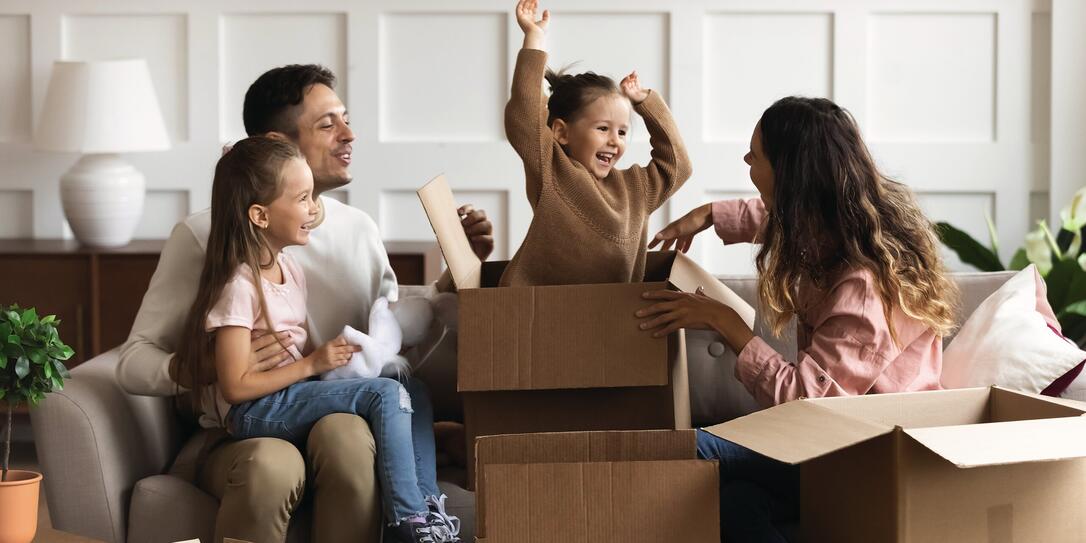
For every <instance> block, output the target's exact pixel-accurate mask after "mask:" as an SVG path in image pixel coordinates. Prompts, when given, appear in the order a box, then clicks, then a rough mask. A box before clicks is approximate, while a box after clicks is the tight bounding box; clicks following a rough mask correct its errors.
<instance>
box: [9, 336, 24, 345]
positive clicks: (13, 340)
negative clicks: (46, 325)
mask: <svg viewBox="0 0 1086 543" xmlns="http://www.w3.org/2000/svg"><path fill="white" fill-rule="evenodd" d="M8 343H10V344H12V345H21V344H22V343H23V338H21V337H19V336H17V335H15V334H8Z"/></svg>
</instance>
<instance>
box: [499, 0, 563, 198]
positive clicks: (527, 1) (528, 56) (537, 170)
mask: <svg viewBox="0 0 1086 543" xmlns="http://www.w3.org/2000/svg"><path fill="white" fill-rule="evenodd" d="M537 5H538V2H537V1H535V0H520V1H519V2H518V3H517V8H516V13H517V23H518V24H519V25H520V28H521V29H522V30H524V48H523V49H521V51H520V53H519V54H518V55H517V64H516V68H515V69H514V71H513V87H512V92H511V93H510V97H509V103H508V104H506V106H505V135H506V137H507V138H508V139H509V144H510V145H512V146H513V149H514V150H516V152H517V154H518V155H520V158H521V160H522V161H524V173H525V191H526V192H527V194H528V202H529V203H531V204H532V207H535V204H536V202H538V201H539V194H540V192H541V191H542V185H543V179H544V175H545V174H547V173H548V172H546V171H544V170H545V169H546V170H549V168H547V165H548V164H549V160H550V153H551V151H552V147H553V142H552V139H551V138H552V136H551V131H550V128H549V127H547V103H546V101H545V99H544V97H543V73H544V72H545V71H546V67H547V54H546V53H545V52H544V51H543V42H544V37H545V33H546V28H547V22H548V21H549V20H550V14H549V13H548V12H547V11H544V12H543V18H542V19H540V20H539V21H536V20H535V12H536V7H537Z"/></svg>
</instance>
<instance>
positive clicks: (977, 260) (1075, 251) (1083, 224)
mask: <svg viewBox="0 0 1086 543" xmlns="http://www.w3.org/2000/svg"><path fill="white" fill-rule="evenodd" d="M986 218H987V217H986ZM987 219H988V235H989V237H990V243H989V245H988V246H985V245H983V244H981V243H980V242H979V241H977V240H975V239H973V238H972V237H971V236H970V235H969V234H967V233H965V232H963V231H961V230H959V229H957V228H955V227H953V226H951V225H950V224H948V223H945V222H941V223H938V224H937V230H938V232H939V237H940V239H941V240H942V242H943V244H944V245H946V246H947V247H948V248H950V249H951V250H952V251H954V252H955V253H957V254H958V258H959V259H961V261H962V263H964V264H969V265H970V266H973V267H975V268H977V269H978V270H981V271H1000V270H1021V269H1022V268H1025V267H1026V266H1028V265H1030V264H1036V265H1037V270H1038V271H1039V272H1040V273H1041V276H1042V277H1044V280H1045V286H1046V287H1047V290H1048V303H1049V305H1051V306H1052V310H1053V311H1055V312H1056V319H1057V320H1059V322H1060V327H1061V328H1062V329H1063V334H1064V336H1066V337H1068V338H1070V339H1071V340H1073V341H1074V342H1075V343H1077V344H1078V345H1079V347H1086V246H1084V244H1083V235H1084V234H1086V187H1084V188H1082V189H1079V191H1078V192H1076V193H1075V195H1074V197H1073V198H1072V199H1071V203H1070V204H1069V205H1068V206H1067V207H1065V208H1063V209H1062V210H1060V227H1059V230H1057V231H1056V233H1055V234H1053V233H1052V230H1051V229H1049V227H1048V223H1046V222H1045V221H1038V222H1037V226H1036V228H1035V229H1034V230H1033V231H1031V232H1030V233H1028V234H1026V239H1025V243H1024V246H1023V247H1022V248H1020V249H1018V251H1016V252H1015V253H1014V256H1012V257H1011V260H1010V262H1008V263H1007V265H1006V266H1004V265H1003V262H1002V261H1000V259H999V240H998V239H997V238H996V234H995V227H994V226H993V225H992V221H991V218H987Z"/></svg>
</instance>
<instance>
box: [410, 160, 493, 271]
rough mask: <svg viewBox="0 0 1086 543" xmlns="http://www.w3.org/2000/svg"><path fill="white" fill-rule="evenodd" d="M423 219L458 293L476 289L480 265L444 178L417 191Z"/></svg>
mask: <svg viewBox="0 0 1086 543" xmlns="http://www.w3.org/2000/svg"><path fill="white" fill-rule="evenodd" d="M417 194H418V196H419V200H420V201H422V207H423V209H424V210H425V211H426V218H427V219H429V220H430V226H431V227H432V228H433V229H434V234H435V235H436V236H437V243H438V246H439V247H441V253H442V254H443V255H445V262H446V263H448V265H449V271H450V272H451V273H452V278H453V282H454V283H456V287H457V288H458V289H469V288H479V284H480V281H481V278H482V262H481V261H480V260H479V257H478V256H476V255H475V251H472V250H471V243H470V242H469V241H468V236H467V234H465V233H464V228H463V227H462V226H461V225H460V217H459V216H458V215H457V212H456V210H457V206H456V198H455V197H454V196H453V193H452V189H450V188H449V183H448V182H447V181H446V180H445V176H444V175H439V176H437V177H435V178H433V179H432V180H430V182H429V183H426V185H424V186H423V187H422V188H421V189H419V190H418V191H417Z"/></svg>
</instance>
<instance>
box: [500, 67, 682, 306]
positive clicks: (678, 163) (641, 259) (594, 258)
mask: <svg viewBox="0 0 1086 543" xmlns="http://www.w3.org/2000/svg"><path fill="white" fill-rule="evenodd" d="M546 63H547V54H546V53H544V52H543V51H538V50H535V49H522V50H521V51H520V54H519V55H518V56H517V66H516V70H515V71H514V73H513V92H512V97H511V98H510V99H509V104H508V105H506V107H505V133H506V136H507V137H508V138H509V143H510V144H512V145H513V149H515V150H516V152H517V154H518V155H520V157H521V159H522V160H523V161H524V174H525V181H526V183H525V185H526V189H527V192H528V201H529V202H530V203H531V204H532V209H533V211H534V217H533V218H532V224H531V226H530V227H529V228H528V235H527V236H525V238H524V243H522V244H521V246H520V249H519V250H517V254H516V255H515V256H513V260H512V261H511V262H510V263H509V266H508V267H507V268H506V270H505V273H504V274H503V275H502V278H501V282H500V283H499V284H500V285H501V286H535V285H568V284H588V283H628V282H632V281H641V280H642V279H644V275H645V251H646V238H647V236H648V219H649V214H651V213H652V212H653V211H655V210H656V209H657V208H658V207H660V206H661V205H663V203H664V202H666V201H667V199H668V198H669V197H671V195H672V194H673V193H674V192H675V191H676V190H678V189H679V187H681V186H682V184H683V183H684V182H685V181H686V180H687V179H688V178H689V177H690V174H691V167H690V158H689V157H687V156H686V149H685V148H684V147H683V143H682V139H681V137H680V136H679V131H678V128H677V127H676V126H675V121H674V120H673V119H672V118H671V112H670V111H669V110H668V108H667V104H665V103H664V101H663V99H661V98H660V95H659V94H657V93H655V92H651V91H650V92H649V97H648V98H646V99H645V100H644V101H643V102H641V103H640V104H638V105H636V106H634V110H635V111H637V113H638V114H639V115H641V117H643V118H644V119H645V126H646V127H647V128H648V132H649V143H650V144H651V145H652V160H651V161H649V164H648V166H639V165H635V166H633V167H631V168H628V169H625V170H619V169H612V170H611V172H610V173H609V174H608V175H607V177H605V178H603V179H596V177H595V176H594V175H592V173H590V172H589V171H588V169H586V168H585V167H584V166H582V165H581V164H580V163H578V162H576V161H575V160H573V159H572V158H570V157H569V156H567V155H566V153H565V151H563V150H562V147H561V145H559V144H558V142H557V141H555V140H554V137H553V134H552V132H551V129H550V128H549V127H548V126H547V100H546V97H545V96H544V95H543V91H542V82H543V72H544V71H545V70H546Z"/></svg>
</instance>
